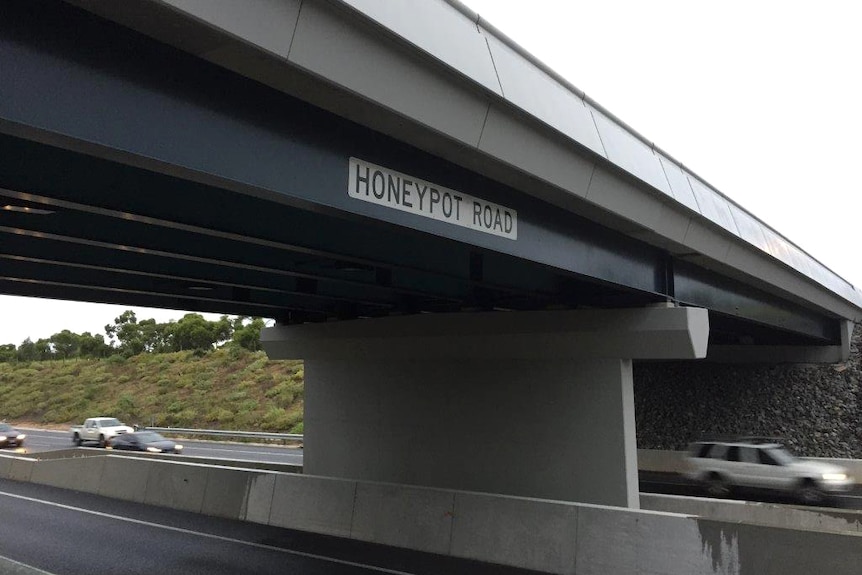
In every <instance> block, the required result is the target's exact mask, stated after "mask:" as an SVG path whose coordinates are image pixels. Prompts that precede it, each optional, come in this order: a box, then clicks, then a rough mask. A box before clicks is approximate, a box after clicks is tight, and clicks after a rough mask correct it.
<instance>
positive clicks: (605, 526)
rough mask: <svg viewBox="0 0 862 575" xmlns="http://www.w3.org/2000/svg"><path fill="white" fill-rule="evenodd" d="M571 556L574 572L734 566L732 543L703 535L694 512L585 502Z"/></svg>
mask: <svg viewBox="0 0 862 575" xmlns="http://www.w3.org/2000/svg"><path fill="white" fill-rule="evenodd" d="M576 561H577V572H578V575H593V574H595V575H604V574H606V573H662V574H663V575H701V574H703V575H706V574H713V573H736V572H737V571H735V570H733V567H732V566H733V564H734V562H735V561H736V549H735V547H733V546H732V545H724V542H723V541H722V540H721V539H720V538H719V539H718V541H717V542H716V543H713V542H712V541H707V542H705V541H703V540H702V538H701V536H700V531H699V527H698V519H697V518H695V517H686V516H681V515H671V514H661V513H656V512H631V511H627V510H624V509H619V508H613V507H599V506H589V505H583V506H581V508H580V509H579V510H578V526H577V558H576ZM719 568H720V569H725V571H722V570H720V569H719Z"/></svg>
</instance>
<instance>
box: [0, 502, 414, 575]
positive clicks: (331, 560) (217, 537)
mask: <svg viewBox="0 0 862 575" xmlns="http://www.w3.org/2000/svg"><path fill="white" fill-rule="evenodd" d="M0 496H5V497H12V498H15V499H22V500H24V501H30V502H31V503H41V504H43V505H49V506H51V507H58V508H60V509H67V510H70V511H79V512H81V513H88V514H90V515H96V516H98V517H105V518H107V519H116V520H117V521H125V522H127V523H134V524H136V525H145V526H147V527H155V528H156V529H164V530H166V531H173V532H176V533H185V534H186V535H196V536H198V537H204V538H206V539H215V540H216V541H225V542H227V543H237V544H239V545H247V546H249V547H255V548H257V549H266V550H267V551H276V552H279V553H286V554H288V555H296V556H299V557H305V558H308V559H317V560H319V561H327V562H329V563H336V564H338V565H346V566H348V567H358V568H360V569H367V570H369V571H376V572H378V573H390V574H391V575H415V574H414V573H409V572H407V571H397V570H395V569H386V568H385V567H377V566H374V565H366V564H364V563H356V562H354V561H346V560H344V559H336V558H335V557H327V556H325V555H317V554H315V553H306V552H305V551H296V550H294V549H283V548H281V547H274V546H272V545H264V544H263V543H254V542H252V541H243V540H242V539H233V538H232V537H223V536H221V535H213V534H212V533H201V532H200V531H192V530H191V529H183V528H181V527H172V526H170V525H161V524H159V523H152V522H150V521H142V520H140V519H131V518H130V517H123V516H121V515H113V514H110V513H102V512H101V511H93V510H92V509H84V508H82V507H74V506H72V505H64V504H62V503H55V502H54V501H45V500H43V499H36V498H34V497H27V496H25V495H17V494H14V493H2V492H0Z"/></svg>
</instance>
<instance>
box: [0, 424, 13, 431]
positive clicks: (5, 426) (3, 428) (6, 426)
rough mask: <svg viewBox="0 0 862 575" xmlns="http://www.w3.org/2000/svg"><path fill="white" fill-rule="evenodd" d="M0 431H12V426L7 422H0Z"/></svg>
mask: <svg viewBox="0 0 862 575" xmlns="http://www.w3.org/2000/svg"><path fill="white" fill-rule="evenodd" d="M0 431H12V426H11V425H9V424H8V423H0Z"/></svg>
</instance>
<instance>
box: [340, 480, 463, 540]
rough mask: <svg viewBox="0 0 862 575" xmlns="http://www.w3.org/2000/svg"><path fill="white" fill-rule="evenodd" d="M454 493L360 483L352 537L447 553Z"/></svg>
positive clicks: (351, 532) (357, 489)
mask: <svg viewBox="0 0 862 575" xmlns="http://www.w3.org/2000/svg"><path fill="white" fill-rule="evenodd" d="M454 516H455V492H454V491H448V490H443V489H429V488H421V487H411V486H405V485H393V484H383V483H366V482H361V483H357V485H356V501H355V503H354V506H353V525H352V527H351V530H350V534H351V535H350V536H351V537H352V538H353V539H359V540H361V541H369V542H372V543H382V544H384V545H393V546H395V547H406V548H408V549H416V550H418V551H428V552H430V553H441V554H447V553H448V552H449V548H450V543H451V540H452V520H453V518H454Z"/></svg>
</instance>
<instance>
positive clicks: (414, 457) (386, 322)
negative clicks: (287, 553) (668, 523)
mask: <svg viewBox="0 0 862 575" xmlns="http://www.w3.org/2000/svg"><path fill="white" fill-rule="evenodd" d="M707 324H708V321H707V316H706V312H705V310H700V309H691V308H686V309H683V308H649V309H638V310H612V311H595V310H591V311H566V312H536V313H533V312H531V313H519V314H487V313H485V314H481V313H477V314H470V315H466V316H465V315H464V314H447V315H436V316H421V317H419V316H414V317H398V318H382V319H379V320H364V321H362V322H352V323H349V322H345V323H340V324H337V325H336V324H319V325H301V326H291V327H287V328H270V329H268V330H267V331H265V332H264V333H263V334H262V342H263V345H264V347H265V348H266V349H267V352H268V354H269V355H270V357H273V358H287V357H288V356H293V355H301V356H302V357H303V358H304V360H305V377H306V395H305V424H306V425H305V442H304V444H305V450H304V451H305V455H304V470H305V472H306V473H309V474H312V475H321V476H327V477H341V478H344V479H355V480H365V481H381V482H391V483H403V484H412V485H424V486H433V487H441V488H446V489H464V490H471V491H486V492H493V493H503V494H510V495H520V496H526V497H541V498H547V499H555V500H567V501H588V502H593V503H602V504H611V505H623V506H629V507H637V497H638V490H637V477H636V469H637V461H636V454H635V431H634V425H635V424H634V401H633V392H632V371H631V370H632V368H631V360H630V359H628V358H629V357H654V356H656V355H660V356H662V357H667V356H677V357H702V356H703V355H705V353H706V340H707V334H708V325H707ZM526 390H529V392H527V391H526ZM513 421H515V422H517V424H518V430H519V431H518V433H517V434H513V435H512V436H511V437H507V438H506V440H505V441H501V440H500V436H499V430H502V429H506V428H510V427H511V425H512V422H513ZM430 429H435V430H437V431H436V432H435V433H434V434H433V435H432V434H429V433H428V430H430ZM514 461H517V465H513V464H512V462H514Z"/></svg>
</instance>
